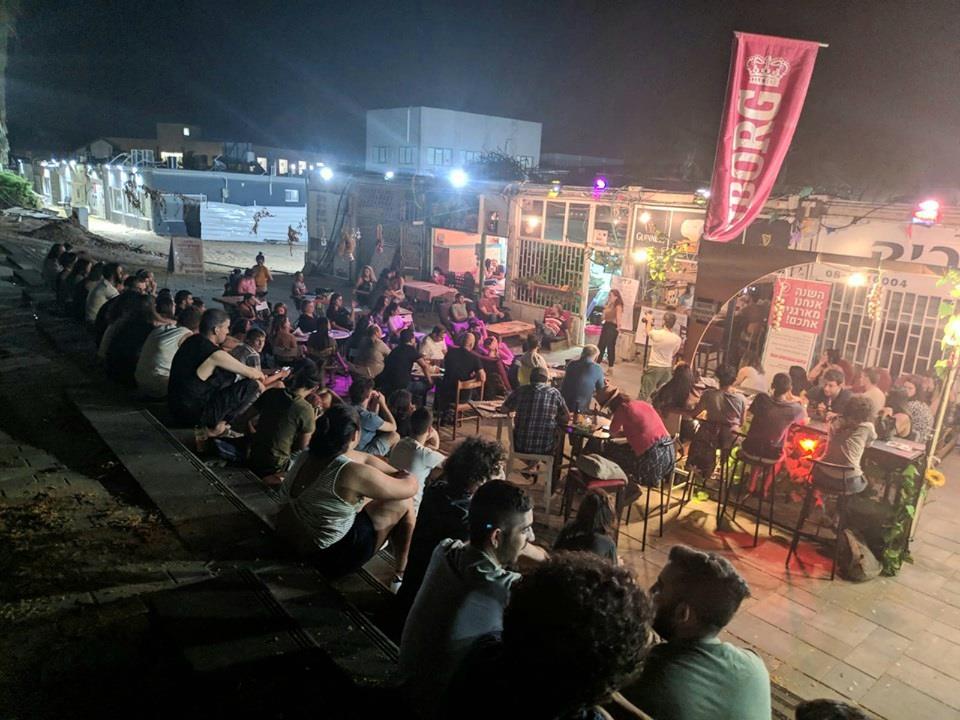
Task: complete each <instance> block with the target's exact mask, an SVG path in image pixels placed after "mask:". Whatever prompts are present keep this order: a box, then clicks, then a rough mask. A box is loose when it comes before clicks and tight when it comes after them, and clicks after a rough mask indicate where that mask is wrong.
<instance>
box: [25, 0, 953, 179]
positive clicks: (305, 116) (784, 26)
mask: <svg viewBox="0 0 960 720" xmlns="http://www.w3.org/2000/svg"><path fill="white" fill-rule="evenodd" d="M23 5H24V10H23V15H22V17H21V19H20V21H19V23H18V27H17V37H16V39H15V40H14V41H13V43H12V44H11V58H10V65H9V69H8V96H7V104H8V115H9V121H10V126H11V134H12V144H13V146H14V149H15V150H16V149H24V148H37V149H56V148H70V147H76V146H78V145H80V144H82V143H85V142H87V141H89V140H90V139H92V138H94V137H96V136H99V135H110V134H116V135H133V136H138V135H146V136H150V135H152V134H153V124H154V123H155V122H157V121H174V122H189V123H196V124H199V125H201V126H202V127H203V128H204V133H205V135H206V136H208V137H216V138H222V139H232V140H250V141H254V142H263V143H267V144H272V145H280V146H287V147H304V148H310V149H317V150H328V151H332V152H335V153H338V154H339V155H340V156H341V157H345V158H350V157H357V158H359V157H361V156H362V151H363V138H364V114H363V113H364V110H366V109H368V108H377V107H391V106H402V105H430V106H434V107H446V108H453V109H462V110H468V111H472V112H481V113H490V114H496V115H507V116H512V117H519V118H524V119H529V120H538V121H540V122H542V123H543V133H544V134H543V150H544V151H545V152H551V151H554V152H571V153H592V154H603V155H608V156H614V157H623V158H625V159H627V160H628V161H629V162H635V163H638V164H644V163H647V164H652V163H677V162H681V161H683V160H685V159H688V158H689V159H690V160H692V161H694V162H695V163H696V164H697V165H698V166H700V167H702V168H703V172H704V173H705V174H706V175H709V172H710V166H711V164H712V160H713V149H714V144H715V141H716V135H717V130H718V125H719V118H720V110H721V104H722V99H723V92H724V86H725V83H726V72H727V67H728V61H729V56H730V49H731V33H732V32H733V31H734V30H743V31H750V32H760V33H767V34H779V35H785V36H790V37H798V38H804V39H810V40H821V41H823V42H828V43H830V45H831V47H830V48H829V49H826V50H823V51H821V54H820V57H819V59H818V61H817V67H816V70H815V71H814V75H813V82H812V84H811V88H810V93H809V95H808V97H807V103H806V107H805V110H804V115H803V117H802V118H801V121H800V127H799V129H798V132H797V136H796V139H795V142H794V146H793V149H792V150H791V154H790V156H789V157H788V161H787V165H786V167H785V171H784V172H785V176H786V177H783V176H782V177H781V179H786V180H790V181H793V182H809V183H811V184H817V185H830V184H834V185H843V184H848V185H850V186H851V187H853V188H855V189H857V188H859V189H860V190H867V191H869V190H870V189H876V188H877V187H884V188H887V187H889V188H894V187H895V188H897V189H902V190H904V191H908V190H910V189H921V188H923V187H925V186H926V187H932V186H952V187H957V186H960V2H958V0H909V1H908V0H858V1H857V2H853V1H852V0H832V1H831V2H820V1H819V0H816V1H814V0H803V1H802V2H782V1H781V2H746V0H740V1H730V0H705V1H704V2H693V1H689V2H687V1H681V0H671V1H670V2H666V1H664V2H614V1H612V0H608V1H607V2H572V1H570V2H564V1H562V0H555V1H553V2H522V1H520V0H518V1H515V2H493V1H489V2H479V3H460V2H454V1H453V0H447V1H443V0H435V1H433V0H420V1H419V2H368V1H366V0H350V1H349V2H344V1H343V0H340V1H338V2H295V1H291V2H283V3H280V2H262V1H261V2H203V1H202V0H199V1H197V2H167V1H165V0H153V1H152V2H115V1H112V0H99V1H98V0H86V1H85V2H63V0H30V1H29V2H25V3H23Z"/></svg>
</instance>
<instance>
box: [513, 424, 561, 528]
mask: <svg viewBox="0 0 960 720" xmlns="http://www.w3.org/2000/svg"><path fill="white" fill-rule="evenodd" d="M513 448H514V442H513V438H512V437H511V439H510V454H509V455H507V468H506V471H505V476H506V477H507V478H509V477H510V473H512V472H513V466H514V463H515V461H517V460H526V461H528V462H538V463H539V469H537V470H536V471H535V472H534V473H533V474H535V475H536V476H537V478H539V477H540V476H541V475H542V476H543V478H544V482H543V511H544V513H545V514H546V515H548V516H549V515H550V501H551V499H552V498H553V463H554V455H553V454H552V453H551V454H550V455H538V454H536V453H521V452H517V451H516V450H514V449H513ZM518 472H519V471H518ZM534 483H536V480H534Z"/></svg>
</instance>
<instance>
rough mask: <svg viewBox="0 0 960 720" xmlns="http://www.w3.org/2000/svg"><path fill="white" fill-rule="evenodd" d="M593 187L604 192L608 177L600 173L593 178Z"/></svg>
mask: <svg viewBox="0 0 960 720" xmlns="http://www.w3.org/2000/svg"><path fill="white" fill-rule="evenodd" d="M593 189H594V190H596V191H598V192H603V191H604V190H606V189H607V179H606V178H605V177H604V176H603V175H598V176H597V177H596V178H594V180H593Z"/></svg>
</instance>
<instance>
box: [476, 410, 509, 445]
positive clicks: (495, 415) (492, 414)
mask: <svg viewBox="0 0 960 720" xmlns="http://www.w3.org/2000/svg"><path fill="white" fill-rule="evenodd" d="M501 405H503V401H502V400H471V401H470V407H472V408H473V409H474V410H475V411H476V413H477V415H479V416H480V417H481V418H482V419H483V420H496V421H497V442H498V443H501V444H503V424H504V423H505V422H506V421H507V420H509V419H510V413H505V412H500V406H501Z"/></svg>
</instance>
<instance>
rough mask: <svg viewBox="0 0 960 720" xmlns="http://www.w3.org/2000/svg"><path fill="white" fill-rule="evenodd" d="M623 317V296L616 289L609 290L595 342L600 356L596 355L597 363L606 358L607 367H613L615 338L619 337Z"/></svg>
mask: <svg viewBox="0 0 960 720" xmlns="http://www.w3.org/2000/svg"><path fill="white" fill-rule="evenodd" d="M622 317H623V295H621V294H620V291H619V290H617V289H616V288H610V293H609V294H608V295H607V302H606V304H605V305H604V306H603V327H602V328H601V329H600V339H599V340H598V341H597V347H598V348H599V349H600V354H599V355H597V363H598V364H599V363H601V362H603V356H604V354H606V356H607V365H608V366H609V367H611V368H612V367H613V365H614V363H615V362H616V361H617V338H618V337H619V336H620V320H621V318H622Z"/></svg>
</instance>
